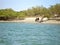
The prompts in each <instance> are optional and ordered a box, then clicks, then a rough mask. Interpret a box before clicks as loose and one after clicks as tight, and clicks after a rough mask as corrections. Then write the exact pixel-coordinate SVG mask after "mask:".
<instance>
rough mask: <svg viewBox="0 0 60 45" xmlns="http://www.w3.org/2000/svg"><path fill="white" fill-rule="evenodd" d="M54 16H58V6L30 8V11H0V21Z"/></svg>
mask: <svg viewBox="0 0 60 45" xmlns="http://www.w3.org/2000/svg"><path fill="white" fill-rule="evenodd" d="M54 14H57V15H60V4H56V5H52V6H51V7H49V8H45V7H43V6H41V7H39V6H36V7H32V8H31V9H27V10H23V11H19V12H17V11H14V10H13V9H11V8H9V9H0V19H3V20H4V19H6V20H9V19H11V20H12V19H24V18H25V17H30V16H33V17H34V16H43V15H44V16H45V17H48V18H49V17H52V16H54Z"/></svg>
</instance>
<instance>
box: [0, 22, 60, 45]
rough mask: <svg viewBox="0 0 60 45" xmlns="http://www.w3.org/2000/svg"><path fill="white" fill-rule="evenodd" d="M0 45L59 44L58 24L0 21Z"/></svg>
mask: <svg viewBox="0 0 60 45" xmlns="http://www.w3.org/2000/svg"><path fill="white" fill-rule="evenodd" d="M0 45H60V24H29V23H0Z"/></svg>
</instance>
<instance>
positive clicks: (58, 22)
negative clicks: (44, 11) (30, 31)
mask: <svg viewBox="0 0 60 45" xmlns="http://www.w3.org/2000/svg"><path fill="white" fill-rule="evenodd" d="M35 19H36V17H30V18H25V20H12V21H0V22H24V23H39V22H35ZM41 23H54V24H55V23H57V24H60V21H56V20H47V21H44V22H41Z"/></svg>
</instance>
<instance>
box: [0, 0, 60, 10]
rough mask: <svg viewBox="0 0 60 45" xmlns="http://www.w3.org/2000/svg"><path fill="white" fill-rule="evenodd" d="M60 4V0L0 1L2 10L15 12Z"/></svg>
mask: <svg viewBox="0 0 60 45" xmlns="http://www.w3.org/2000/svg"><path fill="white" fill-rule="evenodd" d="M55 4H60V0H0V9H6V8H12V9H13V10H15V11H22V10H26V9H28V8H31V7H35V6H44V7H46V8H48V7H50V6H51V5H55Z"/></svg>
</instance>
